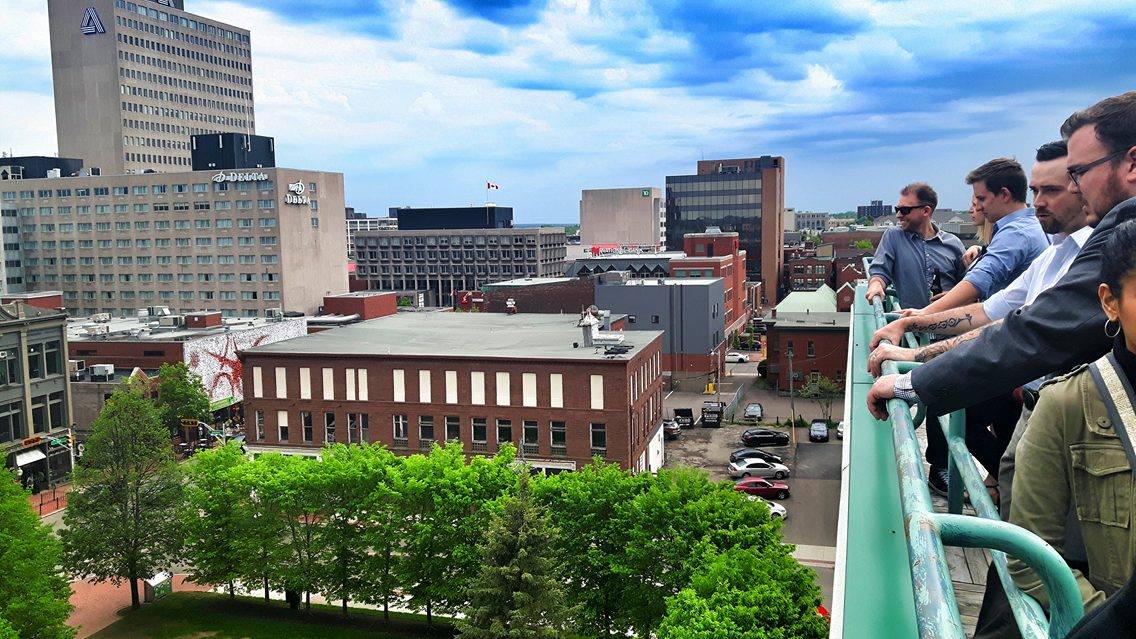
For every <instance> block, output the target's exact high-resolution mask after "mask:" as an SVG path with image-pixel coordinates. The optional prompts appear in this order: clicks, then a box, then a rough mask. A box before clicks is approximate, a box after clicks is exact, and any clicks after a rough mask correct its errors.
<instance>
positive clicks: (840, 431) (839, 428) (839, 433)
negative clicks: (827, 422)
mask: <svg viewBox="0 0 1136 639" xmlns="http://www.w3.org/2000/svg"><path fill="white" fill-rule="evenodd" d="M836 438H837V439H844V422H840V423H839V424H837V425H836Z"/></svg>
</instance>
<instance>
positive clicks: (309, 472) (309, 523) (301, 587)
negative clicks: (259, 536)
mask: <svg viewBox="0 0 1136 639" xmlns="http://www.w3.org/2000/svg"><path fill="white" fill-rule="evenodd" d="M258 461H259V462H260V464H261V465H262V466H263V467H264V471H265V472H263V473H261V474H260V475H259V477H258V478H259V479H260V482H261V483H259V484H258V485H257V487H256V491H257V495H260V496H261V498H262V499H265V500H267V501H268V502H270V503H273V504H275V505H276V508H277V515H278V517H279V519H280V526H281V527H282V528H283V530H284V538H283V539H282V540H280V542H282V543H281V545H282V546H283V548H284V549H285V550H286V551H287V556H288V559H287V561H286V562H284V563H283V564H282V565H280V564H278V567H279V570H278V574H279V575H280V579H281V582H282V585H283V587H284V589H285V590H292V591H296V592H301V593H304V595H305V601H304V606H305V608H307V609H310V608H311V605H312V591H313V590H315V589H316V587H317V582H318V578H319V575H318V573H319V570H318V563H317V558H316V550H317V540H316V535H317V532H316V531H317V530H318V529H319V527H320V526H321V525H322V519H321V516H322V514H323V511H322V506H323V495H322V490H321V488H322V486H321V485H320V479H321V478H320V476H319V471H318V466H319V464H320V463H321V462H318V461H316V460H314V459H309V458H306V457H295V456H292V455H264V456H262V457H261V458H260V459H259V460H258Z"/></svg>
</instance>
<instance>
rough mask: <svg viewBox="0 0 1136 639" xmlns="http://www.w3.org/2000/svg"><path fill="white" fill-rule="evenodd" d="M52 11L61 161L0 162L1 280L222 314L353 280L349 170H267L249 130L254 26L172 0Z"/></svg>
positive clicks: (86, 303)
mask: <svg viewBox="0 0 1136 639" xmlns="http://www.w3.org/2000/svg"><path fill="white" fill-rule="evenodd" d="M48 17H49V30H50V34H51V58H52V73H53V78H54V90H55V107H56V125H57V133H58V137H59V140H58V144H59V151H60V154H59V155H60V157H58V158H50V157H28V158H0V178H3V179H0V208H2V215H3V244H4V246H3V248H4V260H3V265H4V273H3V274H2V276H3V281H4V283H5V287H6V290H8V291H12V292H37V291H48V290H58V291H61V292H62V297H63V304H64V306H65V307H66V308H67V309H68V310H69V311H71V312H72V314H80V315H86V314H92V313H103V312H106V313H111V314H113V315H124V316H125V315H134V314H135V313H136V312H137V311H138V309H142V308H146V307H149V306H165V307H168V308H169V309H170V310H171V311H172V312H175V313H185V312H191V311H206V310H219V311H221V312H222V313H223V314H224V315H226V316H230V317H232V316H239V317H251V316H258V315H261V316H262V315H265V314H266V313H269V312H274V311H276V310H277V309H279V310H280V311H284V312H287V311H297V312H302V313H315V312H317V310H318V308H319V305H320V304H321V302H322V299H323V297H324V296H325V295H334V294H338V293H344V292H346V291H347V246H346V226H345V220H344V214H343V211H344V196H343V176H342V174H340V173H329V172H322V171H311V170H301V169H291V168H282V167H277V166H276V161H275V147H274V142H273V140H272V139H271V138H265V137H262V136H257V135H254V123H255V118H254V113H253V99H252V66H251V56H250V46H251V40H250V35H249V32H248V31H247V30H244V29H240V28H237V27H233V26H231V25H226V24H224V23H221V22H218V21H216V20H212V19H207V18H203V17H201V16H197V15H194V14H191V13H187V12H186V11H184V8H183V3H182V2H181V0H140V1H139V2H124V1H122V0H90V1H89V2H85V3H82V4H76V3H73V2H69V1H67V0H49V2H48ZM194 169H197V170H194Z"/></svg>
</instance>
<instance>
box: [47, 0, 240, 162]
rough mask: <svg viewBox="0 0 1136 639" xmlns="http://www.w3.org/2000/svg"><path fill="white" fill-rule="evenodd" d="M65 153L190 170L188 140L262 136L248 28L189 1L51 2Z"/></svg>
mask: <svg viewBox="0 0 1136 639" xmlns="http://www.w3.org/2000/svg"><path fill="white" fill-rule="evenodd" d="M47 9H48V23H49V30H50V33H51V66H52V77H53V78H54V82H55V127H56V133H57V135H58V138H59V154H60V155H62V156H66V157H76V158H82V159H83V160H84V164H85V166H87V167H88V168H98V169H100V170H101V172H102V173H103V174H110V175H119V174H123V173H127V172H135V171H144V170H146V169H153V170H155V171H163V172H169V171H189V170H190V169H191V166H192V165H191V161H190V138H189V136H191V135H194V134H200V133H214V132H224V131H233V132H240V133H255V132H256V127H255V118H254V116H253V98H252V94H253V89H252V58H251V52H250V40H249V32H248V31H247V30H245V29H241V28H238V27H234V26H232V25H228V24H225V23H222V22H219V21H217V20H213V19H209V18H203V17H201V16H198V15H194V14H192V13H187V12H186V11H185V9H184V4H183V1H182V0H138V2H125V1H124V0H87V1H86V2H83V3H77V2H73V1H72V0H48V3H47Z"/></svg>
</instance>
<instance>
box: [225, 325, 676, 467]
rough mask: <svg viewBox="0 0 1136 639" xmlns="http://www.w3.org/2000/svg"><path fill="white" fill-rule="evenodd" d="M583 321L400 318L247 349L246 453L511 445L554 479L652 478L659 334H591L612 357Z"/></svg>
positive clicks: (656, 454) (489, 449) (657, 443)
mask: <svg viewBox="0 0 1136 639" xmlns="http://www.w3.org/2000/svg"><path fill="white" fill-rule="evenodd" d="M587 321H594V318H592V317H591V316H588V318H587ZM579 323H580V318H579V316H564V315H541V314H515V315H504V314H496V313H473V314H466V313H405V314H398V315H394V316H391V317H385V318H380V319H377V320H372V321H368V322H362V323H359V324H354V325H351V326H347V327H343V328H338V329H334V330H329V331H324V332H321V333H316V334H313V335H309V336H307V337H304V338H300V339H293V340H288V341H285V342H279V343H276V344H272V345H268V346H263V347H257V348H252V349H248V350H246V351H243V352H242V354H241V360H242V362H243V370H244V376H245V384H246V387H247V388H248V389H251V392H250V393H249V394H248V395H247V396H246V398H245V418H246V422H245V423H246V435H247V441H248V447H249V450H251V451H253V452H258V451H259V452H264V451H273V450H275V451H281V452H286V453H293V454H309V455H314V454H317V453H318V451H319V449H320V447H322V446H323V445H324V444H325V443H326V442H332V441H334V442H342V443H354V442H359V441H368V442H381V443H383V444H385V445H386V446H387V447H389V448H390V449H391V450H394V451H396V452H403V453H412V452H419V451H425V450H429V449H430V447H431V446H432V445H433V444H434V443H435V442H437V443H442V442H445V441H449V440H457V441H461V443H462V445H463V447H464V448H465V450H466V451H470V452H472V453H484V454H493V453H495V452H496V451H497V450H498V446H499V444H500V443H503V442H506V441H508V442H512V443H514V444H515V445H516V446H517V449H518V455H519V456H523V457H524V459H525V461H526V462H527V463H528V464H530V465H532V466H533V467H536V468H541V469H544V470H547V471H552V472H557V471H560V470H574V469H576V468H579V467H581V466H583V465H586V464H587V463H589V462H590V461H591V459H592V457H593V456H597V455H598V456H600V457H602V458H604V459H606V460H607V461H611V462H616V463H618V464H619V465H620V466H622V467H624V468H630V469H633V470H637V471H646V470H652V471H653V470H656V469H657V468H659V467H660V466H661V465H662V430H661V423H660V420H661V416H662V381H661V380H662V377H661V365H660V364H661V362H660V354H661V344H662V333H661V332H658V331H650V332H637V333H634V334H630V333H629V334H623V333H620V332H606V333H598V337H596V338H595V339H596V344H599V343H600V342H601V341H602V342H604V343H609V345H607V346H603V345H593V346H588V345H587V341H588V338H586V337H585V335H584V334H585V333H586V332H588V334H589V335H591V334H592V333H590V332H589V331H590V330H591V329H590V328H588V327H580V326H578V324H579ZM621 338H622V339H621ZM616 342H620V343H618V344H617V343H616Z"/></svg>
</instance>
